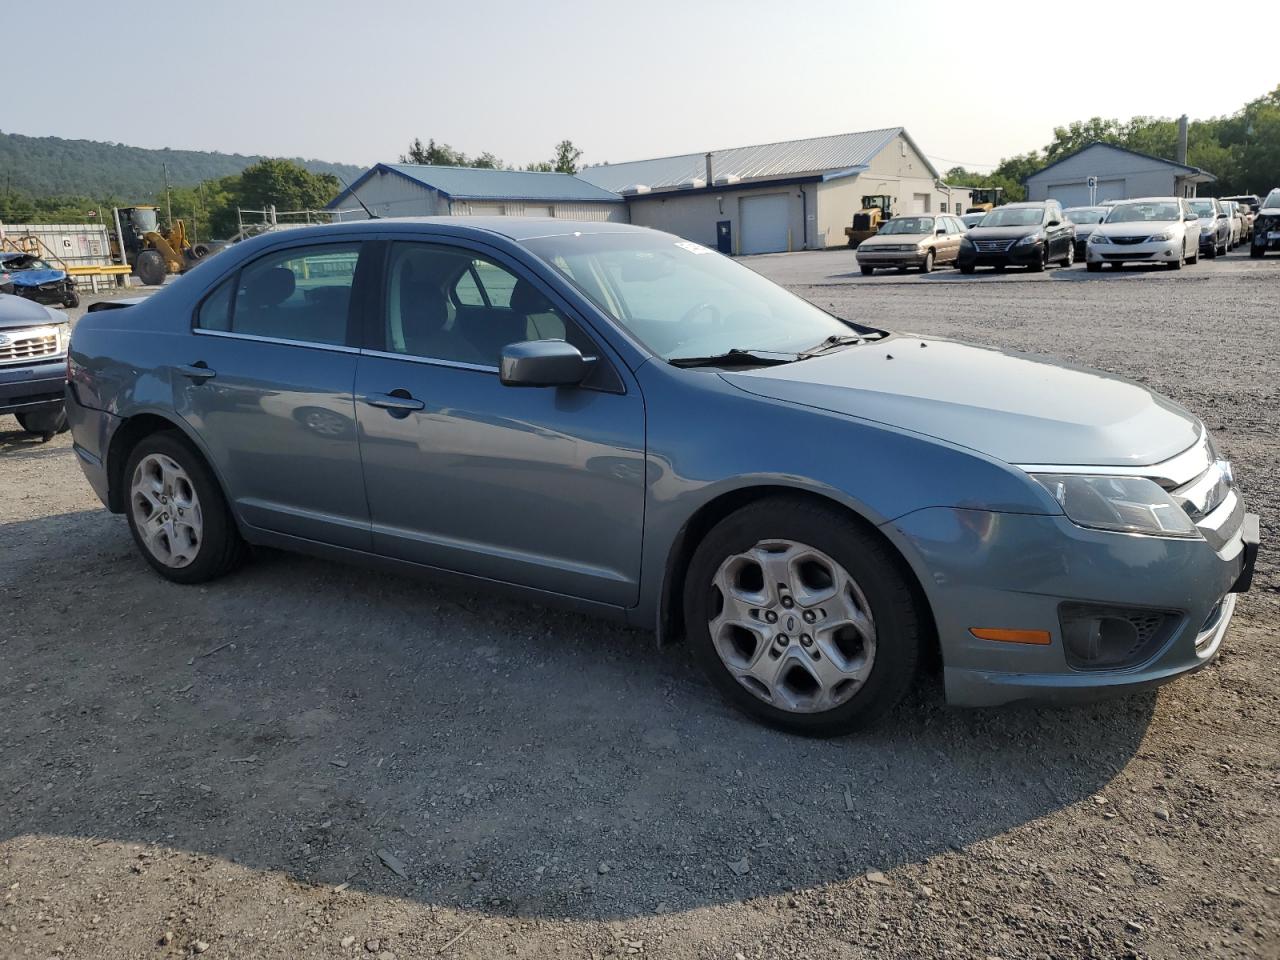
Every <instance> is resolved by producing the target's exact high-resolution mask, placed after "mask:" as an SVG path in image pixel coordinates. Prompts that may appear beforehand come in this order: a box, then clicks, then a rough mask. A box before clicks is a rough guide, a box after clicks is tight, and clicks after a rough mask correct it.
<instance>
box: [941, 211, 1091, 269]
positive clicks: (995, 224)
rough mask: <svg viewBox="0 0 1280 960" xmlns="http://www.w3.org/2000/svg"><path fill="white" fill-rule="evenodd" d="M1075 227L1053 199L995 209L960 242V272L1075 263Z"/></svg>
mask: <svg viewBox="0 0 1280 960" xmlns="http://www.w3.org/2000/svg"><path fill="white" fill-rule="evenodd" d="M1075 256H1076V253H1075V225H1074V224H1073V223H1072V222H1071V221H1070V220H1068V219H1067V217H1066V215H1065V214H1063V212H1062V207H1061V206H1060V205H1059V204H1058V202H1057V201H1056V200H1049V201H1047V202H1029V203H1007V204H1005V205H1004V206H1003V207H996V208H995V209H994V210H992V211H991V212H990V213H988V214H987V215H986V216H985V217H983V218H982V221H981V222H980V223H979V224H978V225H977V226H976V227H974V228H973V229H971V230H970V231H969V232H968V233H967V234H965V236H964V239H963V240H961V242H960V259H959V266H960V272H961V273H973V272H974V270H976V269H977V268H978V267H994V268H995V269H996V270H1004V269H1005V268H1006V267H1011V266H1016V267H1026V268H1027V269H1029V270H1043V269H1044V268H1045V267H1046V266H1048V264H1049V263H1050V261H1056V262H1058V263H1060V264H1062V265H1063V266H1064V267H1069V266H1071V264H1073V263H1074V262H1075Z"/></svg>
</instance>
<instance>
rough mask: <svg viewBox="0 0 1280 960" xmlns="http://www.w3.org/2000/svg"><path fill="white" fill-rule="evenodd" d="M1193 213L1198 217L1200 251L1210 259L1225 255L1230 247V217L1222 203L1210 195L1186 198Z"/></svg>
mask: <svg viewBox="0 0 1280 960" xmlns="http://www.w3.org/2000/svg"><path fill="white" fill-rule="evenodd" d="M1187 206H1189V207H1190V208H1191V210H1192V212H1193V213H1195V215H1196V216H1197V217H1199V218H1200V223H1199V226H1200V253H1201V254H1202V255H1203V256H1205V257H1207V258H1208V259H1210V260H1212V259H1213V258H1214V257H1216V256H1218V255H1219V254H1221V255H1223V256H1226V253H1227V251H1228V250H1230V249H1231V218H1230V216H1228V214H1227V212H1226V211H1225V210H1224V209H1222V203H1221V202H1220V201H1218V200H1214V199H1213V198H1212V197H1197V198H1195V199H1194V200H1188V201H1187Z"/></svg>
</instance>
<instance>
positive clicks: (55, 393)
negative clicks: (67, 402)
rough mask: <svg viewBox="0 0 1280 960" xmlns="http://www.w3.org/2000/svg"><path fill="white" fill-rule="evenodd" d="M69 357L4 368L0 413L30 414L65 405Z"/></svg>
mask: <svg viewBox="0 0 1280 960" xmlns="http://www.w3.org/2000/svg"><path fill="white" fill-rule="evenodd" d="M66 382H67V358H66V357H65V356H62V357H50V358H43V357H42V358H41V359H40V360H38V361H35V362H33V363H29V364H4V365H0V413H27V412H28V411H34V410H41V409H44V408H47V407H56V406H58V405H59V404H61V403H62V390H63V386H64V385H65V384H66Z"/></svg>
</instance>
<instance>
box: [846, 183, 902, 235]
mask: <svg viewBox="0 0 1280 960" xmlns="http://www.w3.org/2000/svg"><path fill="white" fill-rule="evenodd" d="M892 216H893V198H892V197H890V196H889V195H888V194H883V193H878V194H874V195H871V196H866V197H863V198H862V209H861V210H859V211H858V212H857V213H855V214H854V215H853V226H851V227H845V228H844V235H845V236H846V237H848V238H849V246H851V247H856V246H857V245H858V244H860V243H861V242H862V241H863V240H866V239H867V238H868V237H874V236H875V235H876V234H877V233H879V232H880V224H881V223H883V222H884V221H885V220H888V219H889V218H890V217H892Z"/></svg>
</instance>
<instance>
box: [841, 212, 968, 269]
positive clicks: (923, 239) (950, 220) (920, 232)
mask: <svg viewBox="0 0 1280 960" xmlns="http://www.w3.org/2000/svg"><path fill="white" fill-rule="evenodd" d="M964 234H965V228H964V224H963V223H961V222H960V219H959V218H958V217H952V216H948V215H947V214H938V215H937V216H928V215H924V216H910V217H894V218H893V219H892V220H890V221H888V222H887V223H884V224H882V225H881V227H880V231H879V232H878V233H877V234H876V235H875V236H874V237H868V238H867V239H866V240H863V241H862V243H860V244H858V252H857V254H856V257H857V260H858V267H859V269H861V271H862V274H863V275H864V276H868V275H870V274H872V273H875V271H876V268H877V267H895V268H897V269H898V270H906V269H907V268H908V267H913V268H915V269H917V270H919V271H920V272H921V273H931V272H932V271H933V268H934V267H935V266H937V265H939V264H948V263H955V262H956V257H957V256H958V255H959V253H960V238H961V237H962V236H964Z"/></svg>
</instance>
